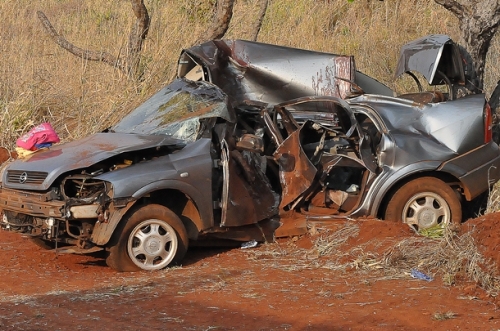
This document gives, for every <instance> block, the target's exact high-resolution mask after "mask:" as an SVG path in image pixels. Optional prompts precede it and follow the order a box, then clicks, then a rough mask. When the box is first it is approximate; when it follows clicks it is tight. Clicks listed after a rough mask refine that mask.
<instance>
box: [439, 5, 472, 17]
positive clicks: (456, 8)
mask: <svg viewBox="0 0 500 331" xmlns="http://www.w3.org/2000/svg"><path fill="white" fill-rule="evenodd" d="M434 1H435V2H436V3H437V4H439V5H441V6H443V7H444V8H446V9H448V10H449V11H451V12H452V13H453V14H455V16H457V17H458V19H461V18H462V17H463V15H464V14H466V15H467V13H466V12H470V10H471V8H469V7H466V6H464V5H463V4H461V3H459V2H458V1H455V0H434Z"/></svg>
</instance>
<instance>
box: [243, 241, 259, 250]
mask: <svg viewBox="0 0 500 331" xmlns="http://www.w3.org/2000/svg"><path fill="white" fill-rule="evenodd" d="M254 247H257V240H255V239H254V240H250V241H247V242H245V243H243V244H241V249H246V248H254Z"/></svg>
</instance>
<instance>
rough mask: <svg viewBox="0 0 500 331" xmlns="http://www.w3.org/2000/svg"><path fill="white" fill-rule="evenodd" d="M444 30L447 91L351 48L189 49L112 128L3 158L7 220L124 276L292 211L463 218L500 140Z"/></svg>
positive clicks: (220, 44)
mask: <svg viewBox="0 0 500 331" xmlns="http://www.w3.org/2000/svg"><path fill="white" fill-rule="evenodd" d="M434 39H435V42H434V44H441V46H442V50H441V51H439V52H436V53H435V55H436V57H435V58H434V61H433V62H432V63H433V65H434V66H436V67H437V68H438V69H439V71H440V72H442V73H444V76H442V75H441V76H442V79H438V78H436V79H433V80H431V82H430V84H431V85H445V86H448V87H449V92H448V93H443V92H439V91H418V92H417V93H411V94H406V95H400V96H394V92H393V91H392V90H391V89H389V88H388V87H386V86H385V85H383V84H381V83H380V82H378V81H376V80H375V79H373V78H370V77H368V76H366V75H364V74H363V73H361V72H359V71H358V70H356V68H355V64H354V59H353V58H352V57H350V56H339V55H334V54H327V53H319V52H313V51H306V50H300V49H292V48H287V47H281V46H275V45H268V44H262V43H256V42H248V41H241V40H227V41H220V40H217V41H211V42H207V43H205V44H202V45H198V46H195V47H193V48H190V49H187V50H185V51H183V52H182V54H181V56H180V58H179V68H178V76H179V78H178V79H177V80H175V81H174V82H172V83H171V84H169V85H168V86H166V87H164V88H163V89H162V90H160V91H159V92H158V93H156V94H155V95H154V96H152V97H151V98H150V99H149V100H147V101H146V102H145V103H144V104H142V105H141V106H140V107H138V108H137V109H136V110H134V111H132V112H131V113H130V114H129V115H128V116H126V117H125V118H124V119H123V120H122V121H120V122H119V123H118V124H116V125H115V126H113V127H111V128H110V129H108V130H106V131H105V132H102V133H98V134H95V135H92V136H90V137H87V138H84V139H81V140H77V141H74V142H70V143H67V144H61V145H56V146H53V147H51V148H50V149H49V150H48V151H41V152H37V153H34V154H33V155H31V156H30V157H29V158H26V159H22V160H17V161H15V162H12V163H10V164H9V165H7V166H6V167H5V169H4V172H3V174H2V187H1V189H0V203H1V204H2V207H1V208H2V209H3V218H2V220H1V221H0V225H1V226H2V227H3V228H4V229H9V230H13V231H18V232H22V233H24V234H26V235H29V236H31V237H33V240H35V241H36V242H38V243H39V244H47V245H50V244H55V245H56V246H57V245H59V246H61V245H63V247H60V248H58V250H59V251H65V252H74V253H90V252H95V251H98V250H105V252H106V256H107V257H106V262H107V264H108V265H109V266H111V267H113V268H115V269H117V270H121V271H128V270H138V269H145V270H157V269H161V268H164V267H166V266H168V265H170V264H172V263H176V262H179V261H180V260H181V259H182V258H183V256H184V254H185V252H186V250H187V248H188V245H190V244H194V243H199V242H201V241H204V240H213V239H214V238H218V239H231V240H239V241H247V240H251V239H255V240H258V241H264V240H272V239H273V237H274V236H285V235H289V234H292V233H293V232H294V231H293V230H294V229H293V228H294V227H296V226H297V224H296V223H294V222H292V223H290V224H288V223H287V222H286V221H283V220H282V222H281V223H280V222H278V218H277V216H279V215H284V214H285V213H302V214H304V215H305V217H304V219H306V218H307V219H308V220H314V219H320V220H325V219H333V218H346V217H358V216H373V217H379V218H383V219H387V220H395V221H403V222H405V223H408V224H410V225H411V226H414V227H415V228H418V229H419V228H430V227H433V226H437V225H444V224H447V223H451V222H456V223H459V222H461V221H462V202H463V201H470V200H472V199H474V198H476V197H477V196H479V195H480V194H481V193H483V192H485V191H487V190H488V188H489V187H490V185H491V184H492V183H493V182H494V181H496V180H498V179H499V178H500V176H499V171H500V169H497V168H498V165H499V164H500V163H499V162H500V151H499V148H498V146H497V144H495V143H494V142H493V141H492V139H491V111H490V109H489V106H488V103H487V102H486V101H485V97H484V95H482V94H477V93H470V94H469V95H465V94H462V95H460V97H458V96H457V95H455V94H454V92H453V91H455V90H456V89H455V88H454V85H456V84H458V85H460V84H463V80H464V79H466V75H465V74H464V73H463V68H462V69H461V67H460V66H459V65H457V66H456V65H454V64H453V63H455V64H458V63H459V62H452V64H453V65H451V66H448V64H447V63H448V62H447V61H448V60H446V61H445V62H443V61H444V59H449V56H451V57H452V58H453V56H458V55H459V53H454V51H453V49H454V48H453V47H454V46H453V45H454V44H453V43H452V41H451V40H449V38H448V39H446V38H444V37H443V38H441V37H439V38H434ZM448 45H451V46H448ZM418 47H420V48H419V49H421V46H420V45H419V46H418ZM407 49H410V48H407ZM448 53H450V54H448ZM403 54H408V52H403ZM443 54H446V56H443ZM412 56H416V58H414V59H418V52H415V53H414V55H412ZM283 59H286V61H283ZM405 63H406V64H405V65H402V66H398V68H400V67H401V68H403V69H402V73H405V72H411V71H412V70H418V69H419V65H418V64H419V62H418V61H413V60H412V61H406V60H405ZM427 64H428V63H427V62H426V65H427Z"/></svg>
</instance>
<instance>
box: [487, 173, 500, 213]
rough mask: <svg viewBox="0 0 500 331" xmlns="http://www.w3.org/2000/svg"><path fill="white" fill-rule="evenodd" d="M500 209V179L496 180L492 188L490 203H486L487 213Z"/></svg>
mask: <svg viewBox="0 0 500 331" xmlns="http://www.w3.org/2000/svg"><path fill="white" fill-rule="evenodd" d="M497 211H500V181H498V182H496V183H495V184H494V185H493V187H492V188H491V191H490V194H489V196H488V204H487V205H486V211H485V212H484V213H485V214H490V213H494V212H497Z"/></svg>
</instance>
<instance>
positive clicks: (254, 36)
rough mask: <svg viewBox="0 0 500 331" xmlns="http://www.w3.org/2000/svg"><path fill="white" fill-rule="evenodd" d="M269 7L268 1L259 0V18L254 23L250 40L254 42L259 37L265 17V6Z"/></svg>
mask: <svg viewBox="0 0 500 331" xmlns="http://www.w3.org/2000/svg"><path fill="white" fill-rule="evenodd" d="M268 5H269V0H260V3H259V6H260V10H259V17H257V21H256V22H255V24H254V26H253V29H252V37H251V40H253V41H256V40H257V37H258V36H259V32H260V28H261V27H262V22H263V21H264V16H266V11H267V6H268Z"/></svg>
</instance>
